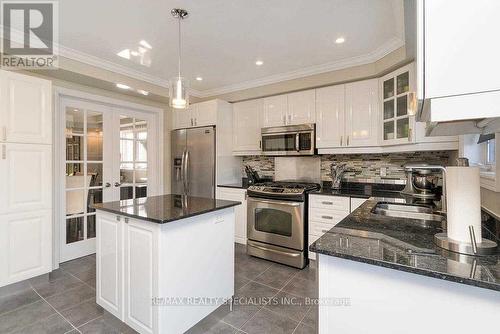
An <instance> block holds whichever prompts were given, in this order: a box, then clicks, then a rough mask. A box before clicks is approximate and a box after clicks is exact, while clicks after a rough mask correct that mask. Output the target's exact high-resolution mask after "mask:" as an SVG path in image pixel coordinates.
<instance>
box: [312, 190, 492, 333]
mask: <svg viewBox="0 0 500 334" xmlns="http://www.w3.org/2000/svg"><path fill="white" fill-rule="evenodd" d="M401 200H402V198H399V199H398V201H401ZM377 203H378V201H377V200H373V199H370V200H368V201H366V202H365V203H364V204H362V205H361V206H360V207H359V208H358V209H356V210H355V211H354V212H353V213H352V214H350V215H349V216H348V217H346V218H345V219H344V220H342V221H341V222H340V223H339V224H337V225H336V226H335V227H333V228H332V229H330V230H329V231H328V232H327V233H325V234H324V235H323V236H322V237H321V238H319V239H318V240H317V241H316V242H315V243H313V244H312V245H311V247H310V251H313V252H316V253H317V255H318V281H319V294H318V295H319V327H318V328H319V333H320V334H322V333H369V332H370V333H379V332H380V333H382V332H383V333H424V332H430V333H437V332H443V333H444V332H446V333H449V332H455V333H469V332H490V331H493V332H494V331H496V330H497V327H498V326H497V325H496V324H495V323H494V322H492V321H488V320H486V319H490V318H496V317H498V314H500V256H499V255H491V256H484V257H471V256H464V255H459V254H457V253H453V252H449V251H445V250H442V249H440V248H438V247H436V246H435V245H434V242H433V240H434V235H435V234H436V233H438V232H441V231H442V226H440V225H437V224H419V223H418V222H416V221H415V220H412V219H409V218H395V217H389V216H381V215H377V214H374V213H373V212H374V211H373V209H374V207H375V206H376V205H377ZM483 236H484V234H483ZM360 320H362V321H360Z"/></svg>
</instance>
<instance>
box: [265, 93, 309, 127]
mask: <svg viewBox="0 0 500 334" xmlns="http://www.w3.org/2000/svg"><path fill="white" fill-rule="evenodd" d="M263 103H264V113H263V116H264V117H263V127H264V128H267V127H271V126H282V125H299V124H305V123H315V122H316V94H315V90H314V89H311V90H306V91H301V92H296V93H290V94H285V95H277V96H271V97H266V98H264V102H263Z"/></svg>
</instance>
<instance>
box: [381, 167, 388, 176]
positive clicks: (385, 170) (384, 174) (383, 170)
mask: <svg viewBox="0 0 500 334" xmlns="http://www.w3.org/2000/svg"><path fill="white" fill-rule="evenodd" d="M386 176H387V167H380V177H386Z"/></svg>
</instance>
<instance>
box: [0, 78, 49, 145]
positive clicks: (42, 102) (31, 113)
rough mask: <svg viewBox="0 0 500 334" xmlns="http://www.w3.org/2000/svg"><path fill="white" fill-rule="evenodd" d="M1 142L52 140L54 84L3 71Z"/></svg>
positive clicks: (35, 142)
mask: <svg viewBox="0 0 500 334" xmlns="http://www.w3.org/2000/svg"><path fill="white" fill-rule="evenodd" d="M0 92H1V96H0V141H2V142H11V143H32V144H51V143H52V99H51V97H52V85H51V82H50V81H48V80H43V79H39V78H35V77H32V76H28V75H24V74H19V73H14V72H9V71H3V70H0Z"/></svg>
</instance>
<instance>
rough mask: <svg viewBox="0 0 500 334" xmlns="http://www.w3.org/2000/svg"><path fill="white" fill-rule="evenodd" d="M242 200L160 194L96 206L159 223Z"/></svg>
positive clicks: (234, 204) (227, 205) (225, 206)
mask: <svg viewBox="0 0 500 334" xmlns="http://www.w3.org/2000/svg"><path fill="white" fill-rule="evenodd" d="M240 204H241V203H240V202H235V201H225V200H218V199H213V198H204V197H193V196H185V195H175V194H169V195H160V196H151V197H145V198H138V199H134V200H124V201H116V202H107V203H102V204H95V205H94V208H95V209H97V210H102V211H106V212H110V213H114V214H117V215H122V216H127V217H130V218H135V219H140V220H145V221H149V222H153V223H158V224H165V223H169V222H172V221H176V220H180V219H184V218H189V217H193V216H198V215H202V214H205V213H209V212H212V211H217V210H222V209H226V208H230V207H233V206H237V205H240Z"/></svg>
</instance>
